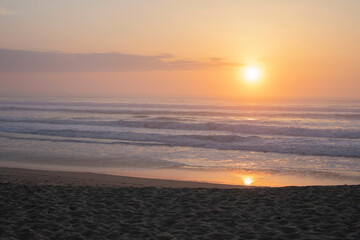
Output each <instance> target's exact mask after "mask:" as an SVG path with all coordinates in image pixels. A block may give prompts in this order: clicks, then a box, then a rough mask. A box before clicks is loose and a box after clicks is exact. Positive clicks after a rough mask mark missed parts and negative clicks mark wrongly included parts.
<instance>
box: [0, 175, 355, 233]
mask: <svg viewBox="0 0 360 240" xmlns="http://www.w3.org/2000/svg"><path fill="white" fill-rule="evenodd" d="M0 183H1V184H0V208H1V209H0V212H1V218H0V239H359V238H360V205H359V200H360V186H359V185H352V186H349V185H346V186H345V185H343V186H308V187H283V188H269V187H267V188H264V187H243V186H237V188H234V187H235V186H230V185H216V184H206V183H196V182H180V181H168V180H154V179H141V178H131V177H120V176H110V175H103V174H93V173H70V172H68V173H67V172H51V171H38V170H24V169H11V168H1V169H0Z"/></svg>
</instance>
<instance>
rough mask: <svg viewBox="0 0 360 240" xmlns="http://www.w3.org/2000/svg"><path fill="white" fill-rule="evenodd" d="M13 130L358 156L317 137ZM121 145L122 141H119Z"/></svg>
mask: <svg viewBox="0 0 360 240" xmlns="http://www.w3.org/2000/svg"><path fill="white" fill-rule="evenodd" d="M3 132H13V133H23V134H36V135H42V136H56V137H68V138H88V139H107V140H121V141H135V142H141V144H144V145H150V144H152V145H154V144H161V145H164V146H178V147H197V148H210V149H218V150H244V151H257V152H273V153H287V154H298V155H323V156H332V157H356V158H359V157H360V142H359V141H354V140H339V139H338V140H337V141H336V142H332V141H331V140H329V139H318V138H276V137H259V136H248V137H242V136H238V135H164V134H156V133H135V132H108V131H96V132H94V131H78V130H29V129H12V130H11V131H10V130H8V131H3ZM119 144H122V143H119Z"/></svg>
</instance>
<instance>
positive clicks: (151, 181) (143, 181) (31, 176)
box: [0, 167, 254, 189]
mask: <svg viewBox="0 0 360 240" xmlns="http://www.w3.org/2000/svg"><path fill="white" fill-rule="evenodd" d="M1 182H2V183H7V182H9V183H16V184H25V185H52V186H93V187H159V188H221V189H231V188H232V189H233V188H253V187H254V186H245V185H231V184H217V183H205V182H195V181H178V180H166V179H155V178H139V177H128V176H118V175H110V174H101V173H91V172H70V171H69V172H68V171H50V170H33V169H24V168H7V167H0V183H1Z"/></svg>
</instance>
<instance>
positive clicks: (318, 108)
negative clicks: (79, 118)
mask: <svg viewBox="0 0 360 240" xmlns="http://www.w3.org/2000/svg"><path fill="white" fill-rule="evenodd" d="M0 104H2V105H7V106H5V107H9V108H11V107H16V106H30V107H29V108H31V107H33V106H40V107H37V108H40V109H44V107H46V108H50V109H54V107H79V108H84V107H89V108H90V109H91V108H114V109H126V108H142V109H193V110H199V109H206V110H211V111H213V110H225V111H229V110H235V111H285V112H293V111H294V112H299V111H300V112H332V113H334V112H346V113H350V112H353V113H360V108H359V107H358V105H359V101H356V102H352V103H351V104H350V105H344V104H342V105H329V104H327V105H324V104H321V105H317V104H301V103H296V104H266V103H265V104H251V103H247V104H246V103H244V104H241V105H218V104H213V105H209V104H180V103H169V104H167V103H131V102H126V103H125V102H74V101H72V102H61V101H60V102H59V101H4V100H2V101H0ZM89 108H88V109H89Z"/></svg>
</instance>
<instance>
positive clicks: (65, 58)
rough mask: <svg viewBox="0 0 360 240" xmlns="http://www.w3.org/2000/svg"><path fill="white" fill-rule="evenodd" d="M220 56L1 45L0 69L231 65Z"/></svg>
mask: <svg viewBox="0 0 360 240" xmlns="http://www.w3.org/2000/svg"><path fill="white" fill-rule="evenodd" d="M238 65H239V64H236V63H230V62H226V61H225V60H223V59H221V58H209V59H208V60H205V61H198V60H190V59H176V57H175V56H173V55H171V54H163V55H155V56H144V55H133V54H122V53H88V54H83V53H82V54H74V53H59V52H39V51H25V50H9V49H1V48H0V72H125V71H157V70H158V71H174V70H185V71H186V70H203V69H211V68H232V67H235V66H238Z"/></svg>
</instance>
